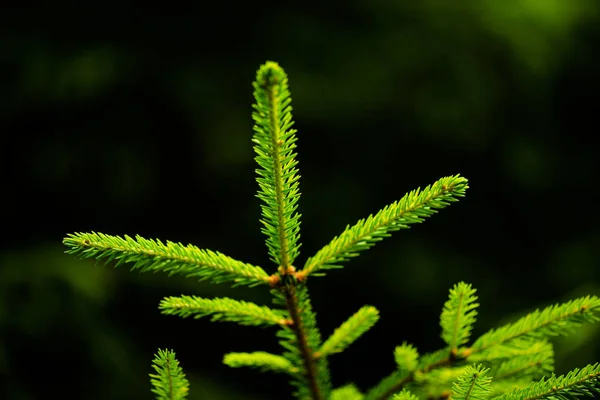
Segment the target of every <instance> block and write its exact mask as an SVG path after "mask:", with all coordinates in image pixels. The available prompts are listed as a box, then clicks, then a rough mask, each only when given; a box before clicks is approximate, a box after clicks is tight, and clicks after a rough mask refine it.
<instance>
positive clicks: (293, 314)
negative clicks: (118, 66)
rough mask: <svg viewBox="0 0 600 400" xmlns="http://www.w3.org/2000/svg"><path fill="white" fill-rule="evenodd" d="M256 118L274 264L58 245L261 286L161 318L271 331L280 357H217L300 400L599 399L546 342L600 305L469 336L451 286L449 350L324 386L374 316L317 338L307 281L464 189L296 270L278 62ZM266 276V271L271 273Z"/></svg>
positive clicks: (165, 375) (169, 395) (552, 312)
mask: <svg viewBox="0 0 600 400" xmlns="http://www.w3.org/2000/svg"><path fill="white" fill-rule="evenodd" d="M253 85H254V98H255V103H254V105H253V109H254V111H253V113H252V118H253V120H254V136H253V138H252V142H253V144H254V152H255V153H256V157H255V160H256V163H257V165H258V167H257V169H256V174H257V182H258V186H259V191H258V194H257V196H258V198H259V199H260V200H261V219H260V222H261V224H262V229H261V230H262V233H263V234H264V235H265V239H266V246H267V251H268V254H269V257H270V260H271V261H272V262H273V266H272V267H270V268H263V267H261V266H256V265H252V264H249V263H246V262H243V261H239V260H235V259H233V258H231V257H228V256H226V255H224V254H221V253H219V252H216V251H211V250H206V249H200V248H198V247H196V246H194V245H183V244H181V243H175V242H170V241H167V242H164V243H163V242H161V241H160V240H152V239H145V238H143V237H141V236H135V237H129V236H123V237H119V236H111V235H106V234H102V233H96V232H91V233H73V234H69V235H68V236H67V237H66V238H65V239H64V244H65V245H66V246H67V248H68V249H67V252H68V253H70V254H73V255H76V256H78V257H81V258H91V259H96V260H99V261H103V262H104V263H105V264H108V263H112V262H115V264H114V266H115V267H119V266H121V265H123V264H129V265H130V268H131V270H138V271H139V272H163V273H167V274H168V275H169V276H171V275H181V276H184V277H186V278H192V279H198V280H208V281H211V282H213V283H221V282H227V283H230V284H232V285H233V286H239V285H246V286H251V287H263V288H266V289H268V290H270V292H271V294H272V296H273V307H267V306H261V305H258V304H254V303H251V302H246V301H240V300H234V299H230V298H216V299H206V298H202V297H198V296H185V295H183V296H178V297H167V298H165V299H163V300H162V301H161V302H160V304H159V309H160V310H161V312H162V313H163V314H167V315H175V316H179V317H183V318H186V317H194V318H200V317H205V316H210V317H211V318H212V320H213V321H228V322H235V323H238V324H241V325H251V326H273V327H275V328H276V332H275V334H276V337H277V338H278V339H279V343H280V344H281V346H282V352H281V354H271V353H267V352H264V351H260V350H257V351H253V352H245V353H228V354H225V356H224V358H223V362H224V363H225V364H227V365H229V366H230V367H232V368H239V367H249V368H255V369H258V370H260V371H271V372H276V373H280V374H283V375H285V376H287V377H288V379H289V380H290V383H291V385H292V386H293V387H294V396H295V397H296V398H298V399H312V400H324V399H330V400H361V399H364V400H382V399H389V398H393V399H396V400H415V399H425V398H451V399H456V400H458V399H464V400H466V399H472V400H478V399H502V400H504V399H515V400H516V399H543V398H546V399H571V398H576V397H579V396H586V395H591V394H600V366H599V365H598V364H594V365H588V366H586V367H584V368H581V369H576V370H574V371H571V372H569V373H568V374H566V375H563V376H559V377H556V376H555V375H554V374H553V365H554V362H553V357H554V353H553V349H552V345H551V343H550V342H549V341H548V338H549V337H551V336H556V335H565V334H568V333H571V332H572V331H573V329H575V328H577V327H578V326H580V325H582V324H584V323H591V322H594V321H597V320H598V319H599V318H600V299H598V298H597V297H594V296H587V297H582V298H579V299H575V300H572V301H570V302H567V303H564V304H560V305H554V306H550V307H548V308H545V309H543V310H541V311H539V310H538V311H534V312H532V313H529V314H527V315H525V316H524V317H522V318H521V319H519V320H517V321H515V322H514V323H511V324H508V325H505V326H502V327H500V328H497V329H493V330H491V331H489V332H487V333H485V334H483V335H481V336H480V337H478V338H477V339H475V340H474V341H473V343H472V344H471V345H468V343H469V342H470V339H471V332H472V328H473V326H474V324H475V322H476V317H477V308H478V306H479V304H478V303H477V302H476V301H477V296H476V295H475V293H476V290H475V289H474V288H472V287H471V285H469V284H467V283H464V282H459V283H457V284H456V285H455V286H454V287H453V288H452V289H451V290H450V293H449V298H448V301H447V302H446V303H445V304H444V307H443V311H442V314H441V317H440V326H441V338H442V340H443V342H444V343H445V346H444V347H443V348H441V349H439V350H437V351H434V352H431V353H426V354H423V355H420V354H419V352H418V351H417V349H416V348H415V347H414V346H412V345H411V344H408V343H406V342H405V343H402V344H401V345H399V346H397V347H396V348H395V350H394V358H395V361H396V369H395V370H394V371H393V372H392V373H391V374H390V375H388V376H387V377H384V378H383V379H382V380H381V382H379V383H378V384H377V385H375V386H374V387H373V388H371V389H369V390H367V391H366V392H364V393H363V392H361V391H360V390H359V389H358V388H357V387H356V386H354V385H353V384H348V385H345V386H342V387H339V388H332V385H331V380H330V371H329V365H328V358H329V357H331V356H333V355H334V354H337V353H340V352H342V351H344V350H346V349H347V348H348V347H349V346H350V345H351V344H352V343H353V342H354V341H356V340H357V339H359V337H360V336H362V335H363V334H365V333H366V332H367V331H369V329H370V328H372V327H373V326H374V325H375V323H376V322H377V321H378V319H379V312H378V310H377V309H376V308H375V307H373V306H364V307H362V308H360V309H359V310H358V311H357V312H356V313H355V314H353V315H352V316H350V317H349V318H348V319H347V320H346V321H345V322H343V323H342V324H341V325H340V326H339V327H338V328H337V329H335V330H334V332H333V333H332V334H331V335H330V336H328V337H327V338H326V339H325V340H323V339H322V334H321V332H320V330H319V328H318V325H317V320H316V314H315V312H314V311H313V309H312V305H311V301H310V295H309V292H308V287H307V283H308V278H309V277H311V276H323V275H325V273H327V272H328V271H329V270H331V269H336V268H342V266H343V265H344V264H345V263H346V262H348V261H349V260H350V259H352V258H353V257H356V256H358V255H360V253H361V252H362V251H364V250H367V249H369V248H371V247H373V246H374V245H375V244H376V243H377V242H379V241H381V240H383V239H384V238H386V237H389V236H390V235H391V233H392V232H395V231H398V230H401V229H408V228H410V227H411V225H413V224H416V223H420V222H422V221H424V220H425V219H426V218H427V217H430V216H432V215H433V214H435V213H436V212H437V211H438V210H440V209H442V208H445V207H446V206H448V205H449V204H450V203H453V202H456V201H458V200H459V199H460V198H461V197H463V196H464V194H465V191H466V190H467V188H468V182H467V180H466V179H465V178H463V177H461V176H460V175H454V176H447V177H444V178H441V179H439V180H437V181H436V182H434V183H433V184H431V185H429V186H427V187H425V188H424V189H416V190H413V191H410V192H408V193H407V194H406V195H405V196H404V197H402V198H401V199H400V200H398V201H395V202H393V203H391V204H389V205H387V206H385V207H384V208H383V209H381V210H380V211H378V212H377V213H375V214H372V215H369V216H368V217H366V218H364V219H361V220H359V221H357V222H356V223H355V224H354V225H352V226H350V225H348V226H347V227H346V229H344V230H343V231H342V232H341V233H340V234H339V235H338V236H336V237H334V238H333V239H332V240H331V241H330V242H329V243H328V244H327V245H325V246H324V247H323V248H322V249H321V250H319V251H317V252H316V253H315V254H314V255H312V256H311V257H308V258H307V259H306V261H305V262H304V264H303V265H302V264H299V263H297V260H298V257H299V255H300V246H301V243H300V224H301V215H300V213H299V212H298V203H299V199H300V190H299V182H300V175H299V173H298V172H299V171H298V162H297V160H296V146H297V144H296V141H297V135H296V133H297V132H296V130H295V129H293V128H292V127H293V124H294V122H293V119H292V107H291V95H290V91H289V87H288V78H287V75H286V73H285V72H284V70H283V69H282V68H281V67H280V66H279V65H278V64H277V63H274V62H267V63H265V64H264V65H262V66H261V67H260V68H259V69H258V71H257V74H256V80H255V82H254V84H253ZM267 271H272V272H271V273H269V272H267ZM153 368H154V370H155V373H154V374H151V375H150V376H151V383H152V386H153V389H152V392H153V393H155V395H156V398H157V399H173V400H174V399H184V398H185V396H186V395H187V393H188V382H187V380H186V378H185V375H184V374H183V371H182V370H181V368H180V366H179V362H178V361H177V360H176V359H175V354H174V352H172V351H170V350H159V351H158V353H157V355H156V357H155V359H154V362H153Z"/></svg>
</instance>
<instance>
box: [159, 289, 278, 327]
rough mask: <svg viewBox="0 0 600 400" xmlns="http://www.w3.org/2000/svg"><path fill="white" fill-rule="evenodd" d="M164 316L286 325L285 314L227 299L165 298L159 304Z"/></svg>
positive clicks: (247, 323) (250, 323) (246, 323)
mask: <svg viewBox="0 0 600 400" xmlns="http://www.w3.org/2000/svg"><path fill="white" fill-rule="evenodd" d="M159 308H160V310H161V311H162V313H163V314H166V315H177V316H180V317H184V318H185V317H190V316H193V317H194V318H200V317H204V316H207V315H212V319H211V320H212V321H231V322H237V323H238V324H241V325H251V326H269V325H288V324H289V323H290V321H289V319H287V317H286V314H285V313H284V312H282V311H280V310H273V309H270V308H268V307H266V306H259V305H257V304H254V303H249V302H246V301H239V300H233V299H229V298H226V297H225V298H219V299H203V298H201V297H197V296H180V297H166V298H165V299H163V300H162V301H161V302H160V305H159Z"/></svg>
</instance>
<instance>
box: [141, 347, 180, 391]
mask: <svg viewBox="0 0 600 400" xmlns="http://www.w3.org/2000/svg"><path fill="white" fill-rule="evenodd" d="M152 368H154V371H155V372H156V373H155V374H150V383H151V384H152V393H154V394H155V395H156V399H157V400H183V399H185V398H186V397H187V395H188V391H189V382H188V380H187V378H186V377H185V374H184V373H183V370H182V369H181V367H180V366H179V361H177V359H176V358H175V352H173V351H172V350H160V349H159V350H158V353H157V354H156V355H155V356H154V360H153V361H152Z"/></svg>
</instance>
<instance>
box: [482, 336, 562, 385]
mask: <svg viewBox="0 0 600 400" xmlns="http://www.w3.org/2000/svg"><path fill="white" fill-rule="evenodd" d="M541 343H542V345H541V346H539V351H537V352H536V353H532V354H526V355H522V356H516V357H512V358H509V359H507V360H505V361H503V362H502V363H501V364H500V365H498V367H497V368H495V369H494V371H493V374H492V376H493V377H494V382H497V381H500V380H503V379H514V378H524V377H528V378H530V379H539V378H541V377H542V376H544V375H549V374H551V373H552V372H553V371H554V349H553V348H552V344H551V343H549V342H541Z"/></svg>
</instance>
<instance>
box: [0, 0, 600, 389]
mask: <svg viewBox="0 0 600 400" xmlns="http://www.w3.org/2000/svg"><path fill="white" fill-rule="evenodd" d="M2 7H3V8H2V11H1V12H0V27H1V28H0V49H1V51H0V71H1V74H0V79H1V88H2V89H1V91H0V132H1V133H2V145H1V146H0V148H1V157H0V163H1V171H2V172H1V174H2V191H1V192H2V196H1V199H2V200H1V202H2V204H3V206H2V220H1V226H2V230H1V231H2V241H1V247H0V398H2V399H11V400H13V399H14V400H29V399H42V398H53V397H59V396H60V397H61V398H64V399H71V398H72V399H81V398H85V399H109V398H110V399H138V398H139V399H143V398H152V395H151V393H150V385H149V382H148V373H150V372H151V369H150V363H151V360H152V358H153V354H154V353H155V352H156V349H157V348H159V347H160V348H172V349H174V350H175V351H176V352H177V354H178V358H179V359H180V361H181V363H182V365H183V367H184V369H185V371H186V372H187V374H188V376H189V378H190V381H191V384H192V391H191V395H190V397H189V398H190V399H192V400H193V399H216V400H219V399H242V398H243V399H284V398H290V397H291V396H290V395H289V394H288V393H289V392H290V391H289V387H288V384H287V382H286V380H285V377H283V376H277V375H270V374H260V373H258V372H255V371H251V370H233V369H230V368H228V367H226V366H224V365H223V364H222V363H221V360H222V356H223V354H224V353H226V352H230V351H254V350H267V351H272V352H279V347H278V344H277V342H276V339H275V337H274V335H273V333H274V332H273V331H272V330H270V329H264V330H261V329H257V328H245V327H239V326H237V325H235V324H230V323H211V322H210V321H209V320H208V319H201V320H183V319H178V318H176V317H168V316H162V315H161V314H160V313H159V311H158V309H157V305H158V302H159V301H160V300H161V298H163V297H165V296H170V295H179V294H195V295H200V296H205V297H209V298H210V297H215V296H230V297H233V298H237V299H246V300H251V301H256V302H258V303H261V304H269V301H270V298H269V294H268V292H267V290H265V289H261V288H255V289H235V290H232V289H230V288H229V287H228V286H227V285H211V284H207V283H197V282H194V281H185V280H183V279H176V278H167V277H166V276H165V275H161V274H156V275H152V274H150V275H140V274H137V273H131V272H129V271H128V269H127V268H120V269H113V268H110V267H101V266H94V263H93V262H87V261H80V260H77V259H75V258H73V257H71V256H67V255H64V254H63V251H64V247H63V246H62V244H61V241H62V238H63V237H64V236H65V235H66V234H67V233H69V232H81V231H92V230H93V231H99V232H104V233H108V234H116V235H124V234H129V235H135V234H140V235H142V236H144V237H147V238H160V239H163V240H167V239H169V240H173V241H179V242H183V243H193V244H196V245H198V246H199V247H201V248H210V249H213V250H218V251H221V252H224V253H226V254H228V255H230V256H232V257H234V258H238V259H242V260H245V261H248V262H251V263H254V264H258V265H262V266H264V267H265V269H267V270H268V271H274V270H275V269H274V268H275V267H274V266H271V265H270V263H269V260H268V257H267V255H266V248H265V245H264V237H263V236H262V235H261V233H260V231H259V229H260V226H259V223H258V217H259V202H258V200H257V199H256V198H255V197H254V195H255V192H256V188H257V185H256V183H255V181H254V178H255V176H254V167H255V166H254V162H253V157H254V154H253V151H252V146H251V142H250V139H251V136H252V121H251V118H250V112H251V104H252V102H253V98H252V87H251V82H252V80H253V79H254V76H255V71H256V69H257V68H258V66H259V65H260V64H261V63H263V62H264V61H266V60H274V61H277V62H279V63H280V65H281V66H282V67H284V68H285V69H286V71H287V73H288V75H289V77H290V87H291V91H292V97H293V105H294V118H295V120H296V128H297V129H298V130H299V133H298V137H299V139H298V152H299V154H298V159H299V162H300V165H299V167H300V172H301V175H302V179H301V191H302V193H303V195H302V198H301V202H300V212H301V213H302V214H303V217H302V242H303V246H302V254H301V257H300V259H299V260H298V264H302V263H303V262H304V260H305V259H306V257H308V256H310V255H312V254H313V253H314V252H316V251H317V250H318V249H319V248H320V247H321V246H323V245H325V244H326V243H327V242H328V241H329V240H330V239H331V238H332V237H333V236H334V235H337V234H339V233H340V232H341V231H342V230H343V229H344V227H345V226H346V224H349V223H350V224H351V223H354V222H355V221H356V220H357V219H359V218H362V217H366V216H367V215H369V214H370V213H372V212H376V211H377V210H378V209H380V208H381V207H383V206H384V205H386V204H388V203H391V202H393V201H394V200H397V199H399V198H400V197H401V196H403V195H404V194H405V193H406V192H407V191H409V190H411V189H414V188H416V187H419V186H421V187H423V186H425V185H427V184H430V183H432V182H433V181H435V180H436V179H438V178H440V177H442V176H446V175H450V174H457V173H460V174H462V175H464V176H465V177H467V178H469V180H470V189H469V191H468V194H467V196H466V197H465V198H464V199H463V200H461V201H460V202H459V203H457V204H454V205H452V206H451V207H449V208H447V209H445V210H443V211H442V212H441V213H440V214H439V215H436V216H434V217H432V218H431V219H429V220H428V221H427V222H426V223H424V224H422V225H418V226H415V227H413V229H411V230H409V231H402V232H397V233H395V234H394V235H393V237H392V238H390V239H388V240H386V241H385V242H382V243H380V244H378V245H377V246H376V247H375V248H373V249H372V250H371V251H368V252H366V253H363V254H362V255H361V256H360V257H358V258H356V259H354V260H353V261H351V262H350V263H348V264H347V266H346V268H345V269H344V270H341V271H332V272H330V273H329V274H328V276H327V277H325V278H313V279H311V280H310V284H311V290H312V291H311V293H312V298H313V302H314V307H315V309H316V311H317V312H318V318H319V323H320V326H321V328H322V332H323V335H324V336H327V335H328V334H329V333H331V332H332V331H333V329H334V328H335V327H336V326H338V325H339V323H341V322H342V321H343V320H345V319H346V318H347V317H348V316H349V315H350V314H352V313H353V312H354V311H356V310H357V309H358V308H359V307H360V306H362V305H364V304H372V305H375V306H376V307H378V308H379V309H380V310H381V314H382V318H381V320H380V322H379V323H378V324H377V325H376V326H375V327H374V328H373V329H372V330H371V331H370V332H369V333H368V334H366V335H365V336H364V337H363V338H361V339H360V340H359V341H358V342H356V343H355V344H354V345H352V346H351V347H350V348H349V349H348V350H347V351H346V352H344V353H342V354H339V355H336V356H334V357H332V358H331V367H332V371H333V381H334V384H335V385H336V386H337V385H342V384H345V383H347V382H350V381H353V382H356V384H357V385H358V386H359V387H360V388H361V389H367V388H369V387H370V386H371V385H373V384H375V383H376V382H377V381H378V379H379V378H380V377H382V376H384V375H385V374H388V373H389V372H391V371H392V369H393V367H394V361H393V356H392V351H393V348H394V346H396V345H398V344H400V343H401V342H402V341H404V340H407V341H409V342H411V343H414V344H415V345H416V346H417V347H418V348H419V350H420V351H421V352H422V353H425V352H427V351H432V350H435V349H437V348H439V347H441V346H442V341H441V339H440V338H439V333H440V329H439V314H440V311H441V307H442V305H443V303H444V301H445V300H446V298H447V293H448V290H449V288H450V287H451V286H452V285H453V284H454V283H456V282H457V281H460V280H464V281H467V282H470V283H472V284H473V285H474V286H475V287H476V288H478V289H479V295H480V302H481V309H480V317H479V322H478V324H477V326H476V329H475V332H474V334H475V335H478V334H481V333H483V332H484V331H486V330H487V329H489V328H491V327H492V326H494V325H496V324H498V323H505V322H507V321H510V320H511V318H515V317H517V316H518V315H520V313H522V312H524V311H528V310H532V309H534V308H536V307H543V306H546V305H549V304H551V303H555V302H558V301H564V300H567V299H569V298H572V297H575V296H580V295H584V294H596V295H597V294H600V276H599V272H598V270H599V268H598V262H599V260H600V257H599V254H598V249H599V244H600V224H599V219H598V214H597V212H595V211H594V209H593V207H594V206H595V205H596V204H597V203H598V201H599V194H600V188H599V186H598V176H599V168H598V167H599V161H598V156H597V153H598V149H597V146H596V145H595V144H594V143H595V142H596V141H595V140H594V138H593V137H594V136H595V134H596V133H597V131H598V110H597V108H598V100H597V94H598V92H599V91H600V85H599V82H600V80H599V78H598V75H597V71H598V67H599V66H600V56H598V48H599V47H598V46H599V45H600V3H598V1H596V0H568V1H567V0H519V1H517V0H514V1H513V0H502V1H500V0H480V1H477V2H470V1H466V0H463V1H453V2H444V1H435V0H423V1H418V2H417V1H395V2H388V1H379V0H377V1H349V2H344V3H342V2H318V1H304V2H302V3H301V4H297V5H283V4H281V3H278V2H269V1H267V2H262V3H254V2H247V3H246V2H239V3H236V2H223V3H214V4H210V6H209V5H206V6H200V5H196V7H195V8H193V9H189V10H187V11H184V10H179V11H178V12H177V13H176V12H175V11H174V10H168V9H163V8H159V7H156V8H151V7H146V8H144V9H140V8H138V9H136V8H133V7H132V8H131V9H127V7H126V4H125V3H122V4H120V7H119V8H115V9H114V10H109V9H108V8H105V9H97V10H95V9H93V8H92V7H86V8H84V9H78V8H77V7H75V6H74V7H65V8H64V10H63V11H59V9H58V8H57V7H55V6H54V5H52V7H48V8H47V9H44V8H41V7H38V8H31V9H29V10H23V9H21V10H16V9H11V8H9V7H8V6H2ZM204 7H206V8H204ZM128 11H129V12H128ZM599 338H600V330H599V326H598V325H596V326H587V327H585V328H583V329H580V330H579V331H578V333H577V334H576V335H574V336H572V337H570V338H569V339H568V340H564V339H559V340H556V341H555V343H556V346H557V361H556V368H557V372H559V373H563V372H565V371H567V370H569V369H571V368H573V367H576V366H582V365H584V364H587V363H591V362H595V361H598V360H600V345H599V343H600V340H598V339H599Z"/></svg>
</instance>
